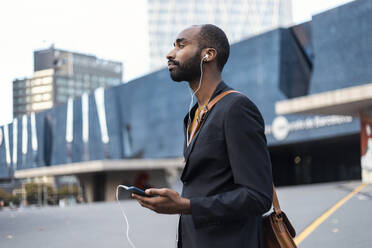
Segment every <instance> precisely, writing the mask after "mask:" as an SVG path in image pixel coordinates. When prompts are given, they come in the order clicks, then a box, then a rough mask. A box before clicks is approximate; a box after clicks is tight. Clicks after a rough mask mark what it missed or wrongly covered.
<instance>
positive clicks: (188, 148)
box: [181, 81, 230, 179]
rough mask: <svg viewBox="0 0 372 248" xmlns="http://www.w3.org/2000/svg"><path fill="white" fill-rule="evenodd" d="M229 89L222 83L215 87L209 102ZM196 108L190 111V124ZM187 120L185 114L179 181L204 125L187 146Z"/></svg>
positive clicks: (195, 106)
mask: <svg viewBox="0 0 372 248" xmlns="http://www.w3.org/2000/svg"><path fill="white" fill-rule="evenodd" d="M228 89H230V88H229V87H228V86H227V85H226V84H225V83H224V82H223V81H222V82H221V83H220V84H219V85H218V86H217V88H216V89H215V91H214V92H213V94H212V96H211V98H210V99H209V101H211V100H213V98H215V97H216V96H217V95H219V94H220V93H222V92H224V91H226V90H228ZM197 107H198V104H195V105H194V107H193V108H192V109H191V111H190V118H191V122H192V120H193V118H194V115H195V111H196V109H197ZM208 115H209V112H208V113H207V114H206V116H205V119H204V123H205V122H206V121H207V118H208ZM188 119H189V113H187V114H186V116H185V118H184V120H183V124H184V134H185V142H184V150H183V155H184V158H185V168H184V169H183V172H182V175H181V179H183V178H184V176H185V173H186V170H187V167H188V160H189V157H190V154H191V152H192V150H193V148H194V145H195V142H196V140H197V138H198V136H199V133H200V131H201V129H202V128H203V126H204V123H203V125H202V126H201V127H200V128H199V130H198V131H197V132H196V134H195V136H194V138H193V139H192V141H191V143H190V144H189V145H188V146H187V131H188V130H187V124H188Z"/></svg>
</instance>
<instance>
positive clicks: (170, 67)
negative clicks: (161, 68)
mask: <svg viewBox="0 0 372 248" xmlns="http://www.w3.org/2000/svg"><path fill="white" fill-rule="evenodd" d="M175 67H176V65H174V64H168V70H173V69H174V68H175Z"/></svg>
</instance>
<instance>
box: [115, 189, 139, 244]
mask: <svg viewBox="0 0 372 248" xmlns="http://www.w3.org/2000/svg"><path fill="white" fill-rule="evenodd" d="M119 188H123V189H125V187H124V186H123V185H118V187H117V188H116V202H117V203H118V204H119V207H120V209H121V212H122V214H123V216H124V219H125V222H126V223H127V239H128V242H129V244H130V246H131V247H132V248H136V246H135V245H134V244H133V242H132V240H130V238H129V222H128V218H127V215H126V214H125V211H124V209H123V208H122V206H121V204H120V202H119Z"/></svg>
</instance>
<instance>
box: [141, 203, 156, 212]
mask: <svg viewBox="0 0 372 248" xmlns="http://www.w3.org/2000/svg"><path fill="white" fill-rule="evenodd" d="M139 204H140V205H141V206H142V207H144V208H148V209H150V210H152V211H156V210H155V207H154V206H152V205H150V204H146V203H144V202H141V201H139Z"/></svg>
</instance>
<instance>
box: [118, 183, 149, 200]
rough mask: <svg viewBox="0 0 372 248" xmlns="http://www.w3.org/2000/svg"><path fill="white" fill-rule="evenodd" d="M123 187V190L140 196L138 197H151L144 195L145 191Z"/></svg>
mask: <svg viewBox="0 0 372 248" xmlns="http://www.w3.org/2000/svg"><path fill="white" fill-rule="evenodd" d="M123 187H124V189H126V190H128V191H129V192H130V193H133V194H136V195H140V196H146V197H151V196H150V195H146V193H145V191H143V190H142V189H139V188H137V187H134V186H125V185H123Z"/></svg>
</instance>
